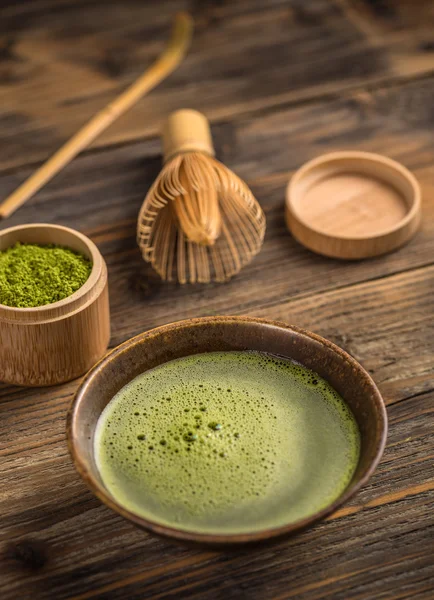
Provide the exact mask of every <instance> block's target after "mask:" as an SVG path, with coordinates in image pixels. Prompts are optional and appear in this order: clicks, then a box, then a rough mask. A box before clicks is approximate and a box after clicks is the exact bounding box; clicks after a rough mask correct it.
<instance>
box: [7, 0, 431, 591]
mask: <svg viewBox="0 0 434 600" xmlns="http://www.w3.org/2000/svg"><path fill="white" fill-rule="evenodd" d="M179 7H184V8H189V9H190V10H191V12H192V13H193V14H194V16H195V19H196V21H197V32H196V36H195V39H194V44H193V47H192V50H191V53H190V54H189V56H188V58H187V60H186V61H185V63H184V64H183V65H182V67H181V68H180V69H179V70H178V71H177V72H176V73H175V74H174V75H173V76H172V77H171V78H170V79H168V80H167V81H166V82H165V83H164V84H163V85H161V86H160V87H159V88H158V90H156V91H155V92H153V93H152V95H150V96H149V97H148V98H146V99H144V100H143V102H141V103H140V104H139V105H138V106H137V108H136V109H135V110H134V111H132V112H131V113H130V114H129V115H127V116H125V117H124V118H123V119H121V120H120V121H119V122H118V123H117V124H116V125H115V126H114V127H112V128H111V129H110V130H109V131H107V132H106V133H105V134H104V136H102V137H101V138H100V139H98V140H97V142H96V143H95V145H94V147H93V148H91V149H89V150H88V151H87V152H85V153H84V154H83V155H82V156H80V157H79V158H78V159H76V160H75V161H74V162H73V163H72V164H71V165H70V166H68V168H67V169H66V170H65V171H64V172H63V173H62V174H61V175H59V176H58V177H57V178H56V179H55V180H54V181H53V182H51V183H50V184H49V185H48V186H47V187H46V188H45V189H44V190H43V191H41V192H40V193H39V194H38V195H37V196H36V197H35V198H34V199H33V200H31V201H30V202H29V203H28V204H27V205H26V206H25V207H23V208H22V209H20V210H19V211H18V212H17V213H16V214H15V215H14V216H13V217H12V218H11V219H9V220H8V221H6V222H4V223H1V225H0V227H2V228H3V227H6V226H9V225H15V224H19V223H28V222H33V221H39V222H42V221H49V222H54V223H60V224H63V225H69V226H72V227H76V228H78V229H79V230H81V231H82V232H84V233H86V234H87V235H89V236H90V237H91V238H92V239H93V240H94V241H95V242H96V244H97V245H98V247H99V248H100V250H101V251H102V253H103V254H104V256H105V258H106V260H107V263H108V268H109V282H110V300H111V312H112V331H113V335H112V340H111V344H112V345H116V344H118V343H120V342H122V341H123V340H125V339H127V338H129V337H131V336H132V335H134V334H137V333H139V332H141V331H143V330H146V329H149V328H151V327H154V326H156V325H160V324H163V323H166V322H169V321H173V320H178V319H182V318H185V317H190V316H201V315H210V314H248V315H257V316H264V317H269V318H276V319H282V320H286V321H289V322H293V323H296V324H298V325H301V326H304V327H307V328H309V329H312V330H313V331H316V332H318V333H320V334H322V335H324V336H326V337H328V338H329V339H331V340H333V341H335V342H337V343H338V344H339V345H341V346H342V347H343V348H345V349H346V350H348V351H349V352H350V353H351V354H352V355H353V356H355V357H356V358H357V359H358V360H360V361H361V362H362V363H363V364H364V365H365V367H366V368H367V369H369V371H370V372H371V373H372V375H373V377H374V379H375V380H376V382H377V383H378V385H379V387H380V389H381V391H382V392H383V394H384V397H385V399H386V402H387V404H388V413H389V418H390V434H389V438H388V444H387V449H386V452H385V456H384V459H383V461H382V463H381V465H380V467H379V469H378V470H377V472H376V474H375V475H374V477H373V478H372V480H371V481H370V483H369V485H367V486H365V488H364V489H363V490H362V491H361V492H360V493H359V494H358V495H357V497H356V498H355V499H354V500H353V501H352V502H351V503H350V504H349V505H348V506H346V507H344V508H342V509H341V510H340V511H339V512H338V513H336V514H335V515H333V516H332V517H331V518H329V519H328V521H326V522H324V523H322V524H320V525H318V526H316V527H315V528H313V529H311V530H309V531H307V532H305V533H303V534H302V535H299V536H298V537H296V538H293V539H291V540H289V541H284V542H282V543H279V544H278V545H277V546H274V547H271V548H265V549H257V550H251V551H248V552H242V553H236V554H224V553H219V554H217V553H212V552H202V551H196V550H194V551H193V550H188V549H184V548H180V547H177V546H175V545H172V544H170V543H167V542H165V541H161V540H157V539H154V538H151V537H149V536H148V535H146V534H144V533H143V532H141V531H138V530H136V529H135V528H134V527H133V526H132V525H130V524H129V523H128V522H126V521H124V520H123V519H121V518H120V517H119V516H117V515H115V514H114V513H112V512H111V511H110V510H108V509H107V508H105V507H104V506H101V504H100V503H99V502H98V501H97V500H96V499H95V498H94V497H93V496H92V495H91V494H90V492H89V491H88V490H87V488H86V487H85V485H84V484H83V482H82V481H81V479H80V478H79V477H78V475H77V474H76V473H75V471H74V468H73V466H72V464H71V460H70V458H69V456H68V452H67V448H66V442H65V414H66V409H67V406H68V404H69V402H70V400H71V396H72V394H73V393H74V391H75V390H76V388H77V385H78V382H77V381H75V382H71V383H68V384H66V385H62V386H58V387H54V388H46V389H39V390H29V389H24V388H14V387H11V386H6V385H3V386H1V385H0V473H1V487H0V515H1V517H0V598H2V600H15V599H16V598H21V599H27V598H32V599H35V600H39V599H45V598H47V599H54V598H55V599H56V600H63V599H66V598H68V599H75V600H79V599H80V600H85V599H101V600H111V599H115V600H117V599H128V600H135V599H137V600H138V599H153V600H154V599H155V600H157V599H167V600H168V599H174V598H176V599H178V598H192V599H200V600H202V599H204V600H214V599H220V598H225V599H226V598H227V599H242V600H244V599H246V600H271V599H272V600H284V599H287V598H295V599H301V600H311V599H312V600H314V599H319V598H326V599H328V600H371V599H378V600H380V599H381V600H398V599H410V598H411V599H415V600H422V599H427V600H428V599H432V598H433V597H434V550H433V548H434V510H433V509H434V460H433V459H434V431H433V426H432V422H433V417H434V402H433V401H434V378H433V372H434V366H433V364H434V305H433V295H434V133H433V131H434V111H433V106H434V75H433V73H434V28H433V25H434V8H433V5H432V3H431V2H429V0H426V1H424V2H422V1H421V0H407V1H404V0H353V1H352V2H347V1H346V0H312V1H309V2H304V1H302V0H290V1H288V0H273V1H269V2H263V1H259V0H239V1H237V2H230V1H227V2H225V1H217V0H215V1H212V0H209V1H196V2H183V1H181V0H160V1H159V2H158V3H153V2H140V1H138V0H137V1H135V0H123V1H122V2H121V1H113V2H103V1H102V0H21V1H18V2H17V1H12V0H10V1H5V2H3V3H2V6H1V9H0V137H1V140H2V143H1V144H0V196H1V197H5V196H6V195H7V194H8V193H9V192H10V191H11V190H12V189H13V188H14V187H15V186H16V185H17V184H18V183H19V182H21V181H22V180H23V179H24V178H25V177H26V176H27V175H28V174H29V173H30V172H31V171H32V169H33V168H34V166H35V165H37V164H39V163H40V162H41V161H42V160H43V159H44V158H46V157H47V156H48V154H49V153H51V152H52V151H54V150H55V149H56V148H57V147H58V146H59V145H60V144H61V143H62V142H63V141H64V140H65V138H66V137H67V136H68V135H70V134H71V133H72V132H74V131H75V130H76V128H77V127H78V126H79V125H81V124H82V123H83V122H84V121H85V120H86V119H87V118H88V117H89V116H90V115H91V114H92V113H93V112H95V111H96V110H97V109H98V108H100V107H102V106H103V105H104V104H105V103H106V102H107V101H108V100H109V99H110V98H112V97H113V96H114V94H116V92H117V91H119V90H121V89H122V88H123V87H124V86H125V85H126V84H128V83H129V82H130V81H131V80H132V79H133V78H134V76H135V75H137V74H138V73H139V72H140V71H141V70H143V68H144V66H145V65H146V64H148V63H149V62H150V60H151V59H152V58H153V57H154V56H156V54H157V53H158V51H159V49H160V48H161V42H162V40H163V38H164V37H165V35H166V33H167V28H168V24H169V21H170V18H171V15H172V14H173V12H174V11H175V10H176V9H178V8H179ZM183 106H184V107H192V108H197V109H200V110H203V111H204V112H205V113H206V114H207V115H208V116H209V117H210V118H211V121H212V123H213V134H214V137H215V143H216V148H217V152H218V155H219V157H220V158H221V159H222V160H223V161H224V162H226V163H227V164H228V165H229V166H230V167H231V168H232V169H234V170H235V171H236V172H237V173H238V174H239V175H241V176H242V177H243V178H245V179H246V180H247V182H248V183H249V184H250V185H251V187H252V189H253V191H254V192H255V194H256V195H257V197H258V199H259V200H260V202H261V204H262V205H263V207H264V210H265V212H266V215H267V221H268V230H267V234H266V239H265V243H264V248H263V251H262V252H261V254H260V255H259V256H258V257H257V258H256V259H255V261H254V262H253V263H252V264H251V265H250V266H249V267H248V268H246V269H245V270H244V271H243V272H242V273H241V274H240V275H239V276H238V277H236V278H235V279H234V280H233V281H231V282H230V283H228V284H227V285H217V284H216V285H210V286H208V287H204V286H200V285H197V286H193V287H185V288H181V287H178V286H176V285H175V284H173V285H167V284H163V283H162V282H160V281H159V279H158V277H157V276H156V275H155V274H154V273H153V272H152V271H151V270H150V268H149V267H148V266H147V265H145V264H144V263H143V262H142V260H141V258H140V254H139V251H138V249H137V247H136V244H135V220H136V216H137V213H138V210H139V207H140V204H141V202H142V199H143V197H144V195H145V192H146V190H147V189H148V188H149V185H150V184H151V182H152V180H153V178H154V177H155V175H156V173H157V172H158V169H159V167H160V143H159V140H158V138H157V137H156V134H157V132H158V129H159V126H160V123H161V119H162V118H163V117H164V115H165V114H167V112H168V111H169V110H171V109H174V108H180V107H183ZM346 149H354V150H368V151H374V152H380V153H383V154H385V155H387V156H390V157H392V158H395V159H398V160H400V161H402V162H403V163H404V164H405V165H406V166H407V167H409V168H410V169H411V170H412V171H413V172H414V173H415V175H416V176H417V178H418V179H419V181H420V182H421V185H422V191H423V213H424V220H423V227H422V230H421V231H420V233H419V234H418V235H417V236H416V238H415V239H414V240H413V241H412V242H410V244H408V245H407V246H406V247H404V248H402V249H400V250H399V251H397V252H395V253H393V254H391V255H389V256H385V257H381V258H377V259H374V260H369V261H363V262H359V263H345V262H338V261H335V260H331V259H325V258H320V257H317V256H315V255H313V254H311V253H310V252H309V251H307V250H305V249H303V248H301V247H300V246H298V245H297V244H296V243H295V242H294V240H293V239H292V238H291V236H290V235H289V234H288V232H287V231H286V229H285V225H284V218H283V202H284V188H285V185H286V182H287V180H288V178H289V177H290V175H291V173H292V172H293V171H294V170H295V169H296V168H297V167H298V166H300V165H301V164H302V163H303V162H304V161H305V160H307V159H309V158H312V157H314V156H317V155H318V154H320V153H323V152H327V151H333V150H346Z"/></svg>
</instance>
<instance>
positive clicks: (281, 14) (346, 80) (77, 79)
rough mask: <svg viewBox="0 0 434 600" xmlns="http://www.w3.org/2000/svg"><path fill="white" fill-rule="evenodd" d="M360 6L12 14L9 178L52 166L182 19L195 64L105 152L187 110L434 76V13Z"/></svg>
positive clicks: (168, 0)
mask: <svg viewBox="0 0 434 600" xmlns="http://www.w3.org/2000/svg"><path fill="white" fill-rule="evenodd" d="M381 3H382V4H384V2H381ZM359 4H361V6H360V7H359V6H357V5H356V7H355V8H354V9H352V10H351V11H350V13H349V15H348V10H347V3H345V2H344V3H342V2H338V1H337V0H310V1H309V2H308V3H307V2H300V0H273V1H272V2H267V3H264V2H258V1H257V0H255V1H248V0H242V1H240V2H227V1H224V2H221V1H217V0H204V1H201V2H197V1H196V0H190V1H189V0H163V1H162V2H159V3H158V9H157V8H156V6H155V5H154V3H152V2H138V1H137V0H125V1H123V2H120V1H116V2H111V3H110V8H108V5H107V3H106V2H104V1H103V0H93V1H87V0H81V1H79V2H76V1H74V0H69V1H65V0H62V1H61V2H58V1H56V0H36V1H34V2H26V1H21V2H17V3H3V4H2V9H1V10H0V135H1V137H2V139H3V141H4V144H3V145H2V147H1V149H0V168H15V167H17V166H20V165H23V164H25V163H26V162H29V161H32V162H35V161H38V162H40V161H43V160H45V159H46V158H47V157H48V155H50V154H52V153H53V152H54V151H55V150H56V149H57V148H58V147H60V145H61V144H62V143H63V142H65V141H66V140H67V139H68V138H69V137H70V136H71V135H73V134H74V133H75V132H76V131H77V130H78V129H79V127H80V126H81V125H83V124H84V123H86V121H87V120H88V119H90V118H91V117H92V116H93V115H94V114H95V113H96V112H97V111H98V110H100V109H101V108H102V107H104V106H105V105H106V104H107V103H108V102H109V101H110V100H112V99H113V98H114V97H115V96H116V95H117V94H119V93H120V92H121V91H122V90H123V89H125V87H126V86H127V85H128V84H130V83H131V82H132V81H133V80H134V78H135V77H137V76H138V75H139V74H140V73H141V72H142V71H143V70H144V69H145V68H146V66H147V65H149V64H150V63H151V62H152V60H153V59H154V58H155V57H156V55H157V54H158V52H159V51H160V50H161V48H162V44H163V42H164V40H165V38H166V37H167V32H168V29H169V27H170V21H171V18H172V17H173V14H174V12H175V11H176V10H178V9H187V10H189V11H190V12H191V13H192V15H193V17H194V18H195V22H196V32H195V36H194V40H193V46H192V48H191V51H190V53H189V55H188V57H187V59H186V60H185V62H184V63H183V65H182V66H181V68H180V69H179V70H178V71H177V72H176V73H174V74H173V75H172V76H171V77H170V79H169V80H167V81H166V82H164V83H163V84H162V85H161V86H160V87H159V88H158V89H157V90H155V91H154V92H153V93H152V94H151V95H150V96H149V97H148V98H145V99H144V100H143V101H142V102H140V103H139V105H138V106H137V107H136V108H134V109H133V110H132V111H131V112H129V113H128V114H127V115H125V116H124V117H123V118H122V119H120V120H119V122H118V123H116V124H115V125H114V126H113V127H111V128H110V130H108V131H107V132H106V133H105V134H104V135H102V136H101V137H100V138H98V140H97V141H96V142H95V146H96V147H105V146H106V145H107V144H120V143H125V142H128V141H131V140H134V139H138V138H143V137H149V136H152V135H155V134H156V133H157V132H158V130H159V128H160V125H161V122H162V120H163V119H164V117H165V116H166V115H167V114H168V113H169V112H171V111H172V110H176V109H178V108H195V109H197V110H200V111H202V112H205V114H206V115H207V116H208V117H209V118H210V119H211V120H212V121H222V120H224V119H227V118H229V117H231V116H235V115H238V114H242V113H249V112H252V111H256V110H258V109H263V108H264V107H272V106H275V105H276V104H282V103H287V102H299V101H301V100H304V99H310V98H313V97H316V96H322V95H325V94H339V93H340V92H342V90H345V89H348V88H351V87H360V86H361V85H363V84H365V83H366V81H371V82H376V81H383V80H390V79H392V80H393V79H396V78H402V77H409V76H412V75H421V74H425V73H429V72H431V71H432V70H433V68H434V56H433V54H432V52H431V51H430V49H429V47H427V46H426V44H427V43H429V42H430V41H431V38H430V37H428V34H427V28H429V24H430V23H432V20H433V15H432V14H431V12H430V11H429V10H428V9H426V10H422V9H419V10H418V11H413V13H412V15H413V16H412V19H411V20H409V19H408V18H407V17H405V16H404V15H405V14H406V11H405V10H404V9H405V6H406V4H405V3H403V2H402V0H401V2H398V3H397V2H392V0H387V2H386V4H387V5H392V8H391V14H390V16H388V17H385V16H384V15H382V16H381V17H378V14H377V12H378V11H375V10H365V9H366V6H365V3H359ZM372 4H374V3H372ZM401 4H402V6H403V7H404V8H403V9H402V10H400V9H399V7H400V6H401ZM395 5H398V7H395ZM407 5H409V2H407ZM407 12H409V10H407ZM407 22H408V23H409V24H408V26H406V23H407ZM371 31H374V33H373V34H371ZM428 31H429V29H428ZM419 34H420V35H419Z"/></svg>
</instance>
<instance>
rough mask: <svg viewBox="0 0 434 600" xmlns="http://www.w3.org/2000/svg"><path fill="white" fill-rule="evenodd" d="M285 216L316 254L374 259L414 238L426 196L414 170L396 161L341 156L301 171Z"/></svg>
mask: <svg viewBox="0 0 434 600" xmlns="http://www.w3.org/2000/svg"><path fill="white" fill-rule="evenodd" d="M285 217H286V223H287V226H288V228H289V230H290V231H291V233H292V234H293V236H294V237H295V238H296V239H297V240H298V241H299V242H300V243H301V244H303V245H304V246H306V247H307V248H309V249H310V250H313V251H314V252H317V253H319V254H323V255H325V256H331V257H334V258H343V259H353V260H354V259H361V258H368V257H372V256H378V255H380V254H385V253H386V252H390V251H392V250H395V249H396V248H398V247H399V246H402V245H403V244H405V243H406V242H408V241H409V240H410V238H411V237H413V235H414V234H415V232H416V231H417V229H418V227H419V224H420V219H421V193H420V188H419V184H418V182H417V181H416V179H415V177H414V176H413V175H412V174H411V173H410V171H408V170H407V169H406V168H405V167H403V166H402V165H400V164H399V163H397V162H396V161H394V160H391V159H390V158H386V157H385V156H381V155H379V154H371V153H368V152H335V153H332V154H326V155H324V156H320V157H319V158H316V159H314V160H312V161H310V162H308V163H306V164H305V165H303V167H301V169H299V170H298V171H297V172H296V173H295V175H294V176H293V177H292V179H291V181H290V182H289V184H288V187H287V192H286V210H285Z"/></svg>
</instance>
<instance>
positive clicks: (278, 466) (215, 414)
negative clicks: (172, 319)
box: [95, 352, 360, 534]
mask: <svg viewBox="0 0 434 600" xmlns="http://www.w3.org/2000/svg"><path fill="white" fill-rule="evenodd" d="M359 445H360V441H359V431H358V428H357V424H356V421H355V419H354V416H353V415H352V413H351V411H350V409H349V408H348V407H347V405H346V404H345V403H344V401H343V400H342V398H341V397H340V396H339V395H338V394H337V393H336V392H335V391H334V390H333V388H332V387H331V386H330V385H329V384H328V383H327V382H326V381H324V380H323V379H322V378H321V377H319V376H318V375H317V374H316V373H314V372H312V371H310V370H308V369H306V368H304V367H302V366H301V365H298V364H295V363H293V362H291V361H289V360H285V359H280V358H276V357H273V356H269V355H266V354H261V353H257V352H222V353H220V352H211V353H207V354H198V355H195V356H189V357H186V358H181V359H178V360H174V361H171V362H168V363H165V364H163V365H161V366H159V367H157V368H155V369H153V370H150V371H147V372H145V373H143V374H142V375H139V376H138V377H136V378H135V379H134V380H133V381H131V382H130V383H129V384H127V385H126V386H125V387H124V388H123V389H121V390H120V392H119V393H118V394H117V395H116V396H115V397H114V398H113V399H112V400H111V402H110V403H109V404H108V405H107V407H106V408H105V410H104V412H103V413H102V415H101V417H100V419H99V422H98V425H97V429H96V434H95V453H96V460H97V465H98V468H99V471H100V474H101V477H102V480H103V482H104V484H105V486H106V487H107V489H108V490H109V492H110V493H111V494H112V495H113V497H114V498H115V499H116V500H117V501H118V502H119V503H120V504H122V505H123V506H125V507H126V508H128V509H129V510H131V511H132V512H134V513H136V514H138V515H140V516H142V517H145V518H147V519H150V520H152V521H156V522H158V523H161V524H165V525H171V526H174V527H177V528H179V529H185V530H190V531H195V532H202V533H221V534H224V533H225V534H228V533H241V532H253V531H258V530H260V529H264V528H269V527H278V526H280V525H284V524H287V523H289V522H293V521H297V520H299V519H303V518H304V517H308V516H309V515H312V514H313V513H315V512H316V511H318V510H320V509H322V508H324V507H326V506H327V505H328V504H330V503H331V502H333V500H335V499H336V498H337V497H338V496H339V495H340V494H341V493H342V492H343V491H344V490H345V488H346V487H347V485H348V484H349V482H350V480H351V478H352V475H353V473H354V470H355V468H356V466H357V462H358V458H359Z"/></svg>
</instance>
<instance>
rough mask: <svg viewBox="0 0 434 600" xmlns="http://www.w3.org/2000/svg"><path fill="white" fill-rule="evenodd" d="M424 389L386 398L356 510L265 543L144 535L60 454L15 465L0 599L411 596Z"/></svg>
mask: <svg viewBox="0 0 434 600" xmlns="http://www.w3.org/2000/svg"><path fill="white" fill-rule="evenodd" d="M433 397H434V396H433V394H432V393H429V394H425V395H424V396H423V397H420V398H419V399H418V400H417V402H415V401H405V402H402V403H398V404H396V405H394V406H392V407H389V415H390V417H391V428H390V435H389V443H388V448H387V450H386V454H385V458H384V461H383V463H382V465H381V467H380V469H379V470H378V471H377V473H376V475H375V476H374V478H373V479H372V481H371V483H370V484H369V485H368V486H366V488H365V489H364V490H363V491H362V492H361V493H360V494H359V495H358V496H357V497H356V499H355V500H354V501H353V503H352V505H353V507H355V508H356V509H357V512H355V513H354V514H345V511H343V513H344V514H341V515H340V516H339V515H337V516H336V517H335V518H331V519H330V520H329V521H328V522H326V523H323V524H321V525H319V526H317V527H315V528H314V529H312V530H310V531H307V532H305V533H304V534H302V535H301V536H299V537H297V538H294V539H292V540H289V541H286V542H282V543H280V544H279V545H278V546H275V547H271V548H265V549H262V550H261V549H258V550H255V551H250V552H242V553H233V554H214V553H209V552H206V553H203V552H199V551H191V550H184V549H181V548H178V547H176V546H174V545H171V544H168V543H166V542H163V541H159V540H155V539H152V538H150V537H149V536H147V535H146V534H144V533H143V532H140V531H138V530H136V529H135V528H133V527H132V526H131V525H130V524H128V523H126V522H125V521H123V520H122V519H121V518H119V517H117V516H115V515H114V514H113V513H111V512H110V511H109V510H108V509H106V508H104V507H101V506H99V505H98V503H97V501H96V500H94V499H93V498H92V496H91V495H90V493H89V492H87V490H86V489H85V487H84V485H83V484H82V483H81V481H79V480H78V477H77V476H76V475H75V473H74V472H73V469H72V466H71V465H70V462H69V460H68V459H67V457H63V458H62V459H60V460H58V462H57V463H55V464H51V465H50V464H49V463H48V464H47V465H46V469H45V470H43V469H42V470H41V465H33V466H32V467H31V468H30V469H27V470H26V471H25V472H24V473H22V474H21V477H22V481H21V485H19V486H17V483H15V489H18V494H17V493H16V494H15V498H13V497H11V498H10V499H9V500H6V502H5V501H4V500H3V501H2V507H1V508H2V515H3V518H2V533H3V539H4V540H5V541H4V542H3V544H2V572H3V577H2V579H1V580H0V592H1V593H2V598H5V599H6V600H9V599H12V598H16V597H17V596H21V597H27V596H26V594H27V592H28V590H29V586H30V585H31V588H32V590H33V593H34V594H37V595H36V597H37V598H50V597H52V595H51V596H50V594H52V593H53V590H55V591H56V598H58V599H59V600H61V599H62V598H77V599H78V598H80V599H83V600H84V598H126V597H128V598H132V599H135V598H152V599H155V598H170V597H172V596H173V595H175V596H176V597H177V598H182V597H189V598H207V599H208V598H210V599H212V598H217V597H221V596H222V595H223V594H224V595H228V596H229V597H230V598H232V597H233V598H238V597H249V598H258V599H259V598H261V599H265V600H266V599H268V598H270V599H271V598H273V599H274V598H278V597H279V598H280V597H282V598H303V599H304V598H306V599H309V600H310V599H311V598H330V599H332V598H333V599H337V600H339V599H342V600H344V599H347V598H348V597H351V598H353V597H355V598H359V597H360V598H366V597H375V596H374V594H375V590H381V591H382V593H383V594H384V596H385V597H387V598H395V595H394V592H397V591H400V592H401V591H402V590H407V592H408V594H409V595H408V596H407V597H411V594H412V592H413V591H415V592H416V591H420V589H421V588H422V585H421V581H424V585H426V584H427V583H430V584H432V583H433V581H434V579H433V578H434V564H433V562H432V554H431V540H432V533H433V527H434V517H433V511H432V509H433V507H434V490H433V486H432V479H433V476H434V470H433V461H432V449H433V447H434V446H433V443H434V438H433V433H432V427H431V426H430V421H431V419H430V416H431V415H432V411H433V403H432V400H433ZM36 427H37V425H36ZM409 431H410V432H411V434H412V435H411V436H409ZM409 437H411V440H409ZM64 444H65V442H64V440H62V442H61V444H60V446H59V447H64ZM57 453H58V452H57V451H56V448H53V454H54V455H57ZM17 471H18V473H19V471H20V469H14V472H15V473H17ZM6 477H7V474H6ZM2 479H3V481H5V474H3V477H2ZM382 498H384V499H385V501H384V502H383V503H382V502H381V500H382ZM8 504H12V505H13V506H14V512H15V519H13V518H11V517H10V516H8V510H5V509H7V508H8ZM362 507H364V508H362ZM380 522H381V527H379V523H380ZM168 570H169V571H170V577H168V576H167V573H168ZM222 571H224V573H225V577H222V576H221V573H222ZM397 581H399V582H400V584H399V586H397V585H396V582H397ZM283 582H284V585H283ZM422 589H423V588H422ZM240 590H243V593H244V596H243V595H241V596H239V595H237V592H239V591H240ZM399 597H400V596H399V595H397V596H396V598H399ZM404 597H405V596H404ZM427 597H428V596H427Z"/></svg>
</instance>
